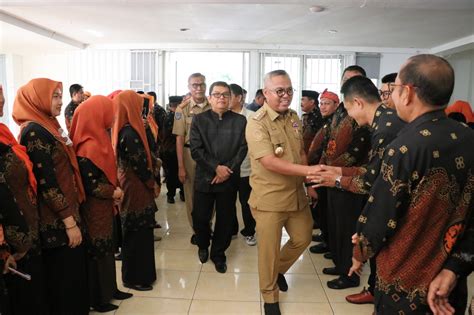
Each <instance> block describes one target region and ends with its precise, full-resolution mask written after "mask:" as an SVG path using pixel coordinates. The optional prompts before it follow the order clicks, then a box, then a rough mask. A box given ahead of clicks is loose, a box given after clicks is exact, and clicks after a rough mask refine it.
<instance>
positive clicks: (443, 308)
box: [427, 269, 457, 315]
mask: <svg viewBox="0 0 474 315" xmlns="http://www.w3.org/2000/svg"><path fill="white" fill-rule="evenodd" d="M456 282H457V278H456V274H455V273H454V272H452V271H451V270H448V269H443V270H441V271H440V273H439V274H438V275H437V276H436V277H435V278H434V279H433V281H431V283H430V286H429V289H428V298H427V300H428V304H429V305H430V308H431V310H432V311H433V314H434V315H445V314H454V312H455V309H454V308H453V307H452V306H451V304H449V300H448V297H449V294H450V293H451V291H452V290H453V288H454V287H455V286H456Z"/></svg>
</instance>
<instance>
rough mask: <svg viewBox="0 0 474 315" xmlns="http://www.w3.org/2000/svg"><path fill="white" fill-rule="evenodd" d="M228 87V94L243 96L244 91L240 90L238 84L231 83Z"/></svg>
mask: <svg viewBox="0 0 474 315" xmlns="http://www.w3.org/2000/svg"><path fill="white" fill-rule="evenodd" d="M229 87H230V92H231V93H232V94H234V95H243V94H244V91H243V89H242V87H241V86H240V85H238V84H235V83H232V84H230V85H229Z"/></svg>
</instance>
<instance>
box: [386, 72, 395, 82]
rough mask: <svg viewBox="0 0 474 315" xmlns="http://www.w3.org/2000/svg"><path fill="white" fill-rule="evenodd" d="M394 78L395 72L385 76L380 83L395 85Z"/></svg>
mask: <svg viewBox="0 0 474 315" xmlns="http://www.w3.org/2000/svg"><path fill="white" fill-rule="evenodd" d="M396 78H397V73H396V72H393V73H389V74H386V75H385V76H384V77H383V78H382V83H395V79H396Z"/></svg>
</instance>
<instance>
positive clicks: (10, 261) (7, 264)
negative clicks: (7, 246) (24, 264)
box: [3, 255, 16, 274]
mask: <svg viewBox="0 0 474 315" xmlns="http://www.w3.org/2000/svg"><path fill="white" fill-rule="evenodd" d="M8 267H11V268H13V269H16V261H15V258H14V257H13V256H12V255H10V256H8V258H7V260H6V261H5V266H4V267H3V274H6V273H8V272H9V270H8Z"/></svg>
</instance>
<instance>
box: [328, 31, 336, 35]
mask: <svg viewBox="0 0 474 315" xmlns="http://www.w3.org/2000/svg"><path fill="white" fill-rule="evenodd" d="M328 32H329V33H330V34H336V33H337V30H329V31H328Z"/></svg>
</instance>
